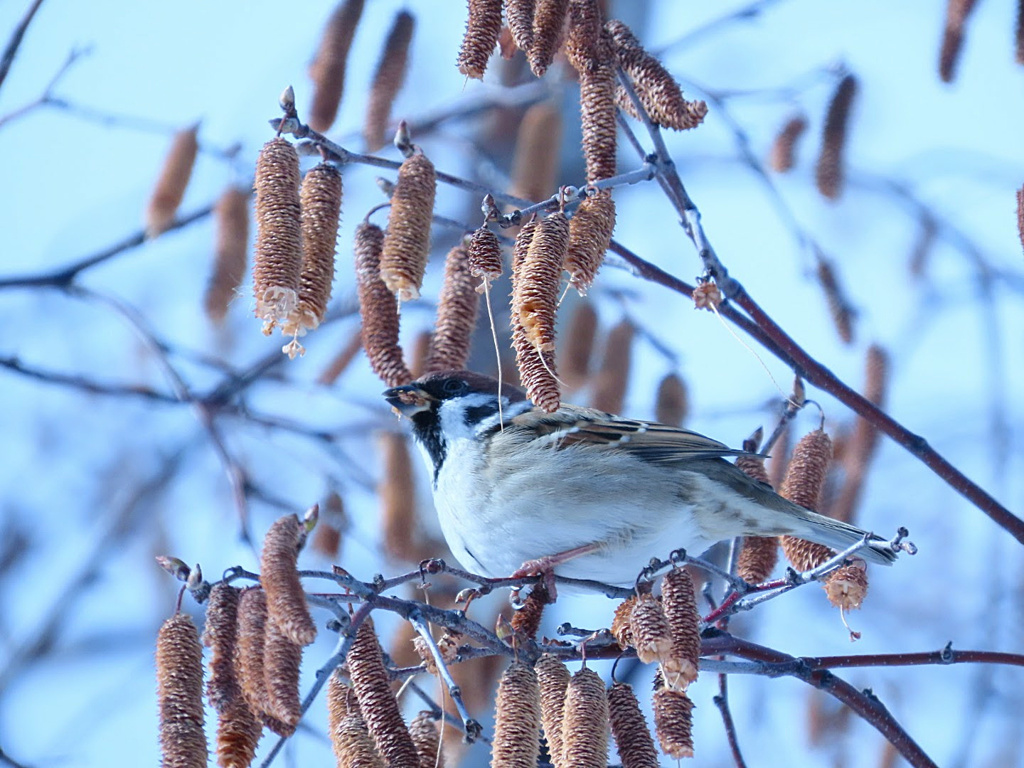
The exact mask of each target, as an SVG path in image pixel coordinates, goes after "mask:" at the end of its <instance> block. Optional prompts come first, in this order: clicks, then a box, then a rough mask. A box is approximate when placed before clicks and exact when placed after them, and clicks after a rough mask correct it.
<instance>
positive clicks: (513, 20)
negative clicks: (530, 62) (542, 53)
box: [503, 0, 534, 57]
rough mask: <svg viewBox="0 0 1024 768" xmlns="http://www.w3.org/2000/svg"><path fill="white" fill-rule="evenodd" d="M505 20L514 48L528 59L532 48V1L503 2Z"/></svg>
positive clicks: (505, 0) (515, 0)
mask: <svg viewBox="0 0 1024 768" xmlns="http://www.w3.org/2000/svg"><path fill="white" fill-rule="evenodd" d="M503 5H504V6H505V20H506V21H507V22H508V31H509V32H510V33H511V35H512V39H513V40H514V41H515V44H516V46H517V47H518V48H519V50H521V51H522V52H523V53H524V54H526V55H527V57H529V55H530V49H531V48H532V47H533V7H534V0H504V3H503Z"/></svg>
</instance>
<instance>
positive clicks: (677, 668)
mask: <svg viewBox="0 0 1024 768" xmlns="http://www.w3.org/2000/svg"><path fill="white" fill-rule="evenodd" d="M661 600H662V605H663V606H664V608H665V617H666V618H667V619H668V626H669V629H670V630H671V633H672V653H671V655H670V656H669V657H667V658H664V659H662V660H661V666H662V669H663V670H664V672H665V681H666V683H667V684H668V685H669V687H671V688H675V689H677V690H683V691H685V690H686V688H687V686H689V685H690V683H692V682H694V681H695V680H696V679H697V672H698V668H699V664H700V614H699V613H697V592H696V589H695V588H694V585H693V579H691V578H690V574H689V572H687V571H686V569H685V568H673V569H672V570H671V571H669V572H668V573H667V574H665V578H664V579H662V582H661Z"/></svg>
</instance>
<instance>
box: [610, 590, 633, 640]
mask: <svg viewBox="0 0 1024 768" xmlns="http://www.w3.org/2000/svg"><path fill="white" fill-rule="evenodd" d="M637 599H638V598H637V596H636V595H631V596H630V597H627V598H626V599H625V600H623V601H622V602H621V603H619V604H618V605H617V606H616V607H615V614H614V615H613V616H612V626H611V633H612V636H613V637H614V638H615V642H617V643H618V644H619V647H620V648H621V649H622V650H626V649H627V648H630V647H632V645H633V624H632V618H633V608H634V607H635V606H636V603H637Z"/></svg>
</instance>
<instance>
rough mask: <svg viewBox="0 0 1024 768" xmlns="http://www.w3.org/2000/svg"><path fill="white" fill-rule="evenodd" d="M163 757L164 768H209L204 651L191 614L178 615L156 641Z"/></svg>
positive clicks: (166, 625) (169, 622) (170, 620)
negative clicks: (204, 701) (204, 715)
mask: <svg viewBox="0 0 1024 768" xmlns="http://www.w3.org/2000/svg"><path fill="white" fill-rule="evenodd" d="M156 680H157V702H158V704H159V707H160V753H161V763H160V764H161V765H162V766H164V768H201V767H204V766H205V765H206V759H207V748H206V734H205V732H204V731H203V649H202V646H201V645H200V644H199V633H198V632H197V631H196V627H195V624H193V623H192V619H191V618H190V617H189V616H188V614H184V613H176V614H175V615H174V616H172V617H171V618H169V619H167V621H165V622H164V623H163V626H162V627H160V632H159V634H158V635H157V639H156Z"/></svg>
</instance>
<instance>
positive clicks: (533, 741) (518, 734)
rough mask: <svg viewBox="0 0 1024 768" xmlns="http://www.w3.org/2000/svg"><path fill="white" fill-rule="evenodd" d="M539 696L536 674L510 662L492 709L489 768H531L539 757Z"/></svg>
mask: <svg viewBox="0 0 1024 768" xmlns="http://www.w3.org/2000/svg"><path fill="white" fill-rule="evenodd" d="M540 707H541V693H540V684H539V682H538V679H537V672H536V671H534V668H533V667H531V666H530V665H529V664H526V663H524V662H521V661H513V662H512V663H511V664H509V666H508V668H507V669H506V670H505V672H504V674H503V675H502V676H501V682H499V683H498V695H497V698H496V700H495V708H494V737H493V739H492V742H491V766H492V768H534V766H536V765H537V756H538V754H539V753H540V720H541V714H540Z"/></svg>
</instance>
